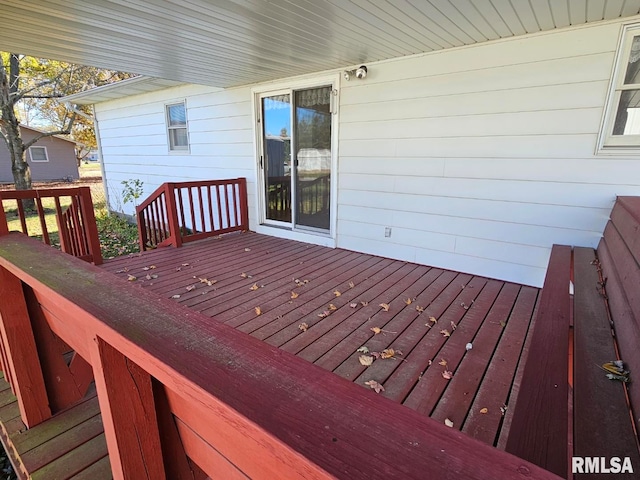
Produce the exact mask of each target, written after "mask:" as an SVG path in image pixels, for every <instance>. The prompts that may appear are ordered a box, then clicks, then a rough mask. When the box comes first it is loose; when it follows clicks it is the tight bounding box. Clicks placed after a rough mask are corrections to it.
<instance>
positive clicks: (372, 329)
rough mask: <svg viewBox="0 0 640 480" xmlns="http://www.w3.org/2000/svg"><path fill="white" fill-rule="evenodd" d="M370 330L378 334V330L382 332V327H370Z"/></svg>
mask: <svg viewBox="0 0 640 480" xmlns="http://www.w3.org/2000/svg"><path fill="white" fill-rule="evenodd" d="M371 331H372V332H373V333H374V335H378V334H379V333H380V332H382V329H381V328H380V327H371Z"/></svg>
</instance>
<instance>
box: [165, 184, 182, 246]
mask: <svg viewBox="0 0 640 480" xmlns="http://www.w3.org/2000/svg"><path fill="white" fill-rule="evenodd" d="M175 189H176V184H175V183H165V184H164V198H165V202H166V205H167V221H168V222H169V232H170V238H172V239H173V244H174V245H175V246H176V247H181V246H182V232H180V224H179V223H178V209H177V207H176V194H175Z"/></svg>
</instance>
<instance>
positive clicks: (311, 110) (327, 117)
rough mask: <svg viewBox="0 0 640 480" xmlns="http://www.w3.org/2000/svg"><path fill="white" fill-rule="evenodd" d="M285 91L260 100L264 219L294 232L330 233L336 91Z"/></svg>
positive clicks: (320, 89)
mask: <svg viewBox="0 0 640 480" xmlns="http://www.w3.org/2000/svg"><path fill="white" fill-rule="evenodd" d="M285 92H286V93H285ZM285 92H282V93H280V94H278V95H274V94H266V95H265V96H262V97H261V98H260V108H261V118H262V131H261V135H262V139H261V140H262V159H261V168H262V177H263V179H264V207H265V212H264V218H265V220H266V221H267V222H268V223H275V224H286V225H283V226H291V227H292V228H294V229H296V228H301V229H307V230H309V229H318V230H321V231H328V230H330V227H331V215H330V211H331V204H330V199H331V154H332V153H331V121H332V115H331V94H332V88H331V86H324V87H317V88H308V89H304V90H293V91H292V90H288V91H286V90H285Z"/></svg>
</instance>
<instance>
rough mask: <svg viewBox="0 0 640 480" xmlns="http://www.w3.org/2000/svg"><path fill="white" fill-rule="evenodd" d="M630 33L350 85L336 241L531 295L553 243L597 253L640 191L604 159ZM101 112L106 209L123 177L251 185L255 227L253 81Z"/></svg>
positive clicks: (461, 57) (423, 65)
mask: <svg viewBox="0 0 640 480" xmlns="http://www.w3.org/2000/svg"><path fill="white" fill-rule="evenodd" d="M621 25H622V22H608V23H602V24H595V25H590V26H582V27H577V28H572V29H566V30H559V31H556V32H551V33H543V34H535V35H529V36H524V37H517V38H514V39H510V40H506V41H497V42H492V43H484V44H479V45H477V46H470V47H462V48H458V49H452V50H446V51H442V52H437V53H431V54H426V55H418V56H413V57H406V58H401V59H395V60H391V61H385V62H380V63H372V64H367V66H368V67H369V75H368V76H367V78H366V79H365V80H363V81H358V80H352V81H350V82H345V81H343V82H342V84H341V86H340V89H339V111H338V119H339V120H338V121H339V142H338V171H337V181H338V198H337V202H338V218H337V219H338V223H337V233H336V244H337V246H339V247H343V248H347V249H352V250H357V251H364V252H368V253H374V254H379V255H384V256H388V257H392V258H398V259H402V260H407V261H415V262H418V263H424V264H428V265H433V266H438V267H443V268H449V269H454V270H460V271H465V272H470V273H475V274H480V275H485V276H489V277H495V278H500V279H505V280H511V281H516V282H520V283H525V284H530V285H537V286H539V285H540V284H541V283H542V281H543V278H544V272H545V269H546V264H547V260H548V257H549V252H550V247H551V245H552V244H554V243H562V244H571V245H583V246H591V247H595V246H596V245H597V243H598V240H599V238H600V235H601V233H602V230H603V228H604V225H605V222H606V220H607V217H608V214H609V211H610V209H611V207H612V205H613V202H614V200H615V197H616V195H640V160H639V159H638V158H639V157H628V156H627V157H621V156H620V157H616V156H611V155H608V156H596V154H595V150H596V142H597V137H598V133H599V129H600V124H601V119H602V114H603V109H604V106H605V100H606V96H607V91H608V85H609V81H610V77H611V73H612V68H613V63H614V58H615V51H616V47H617V43H618V38H619V33H620V28H621ZM181 99H186V102H187V116H188V123H189V136H190V144H191V151H190V153H189V154H188V155H181V154H175V153H171V154H169V153H168V147H167V135H166V127H165V120H164V104H165V103H170V102H171V101H175V100H181ZM96 110H97V115H98V118H99V121H100V134H101V139H102V148H103V157H104V162H105V170H106V175H107V178H108V181H109V189H110V192H111V197H112V198H111V203H112V206H114V198H113V196H114V192H115V195H116V197H117V195H119V193H118V190H120V188H121V185H119V182H120V181H122V180H127V179H129V178H140V179H141V180H143V181H144V182H145V186H146V190H147V193H149V192H151V191H152V190H153V189H154V188H156V187H157V186H158V185H159V184H161V183H162V182H164V181H168V180H172V181H180V180H187V179H196V178H197V179H203V178H230V177H236V176H245V177H247V179H248V181H249V208H250V224H251V226H252V228H255V227H256V223H257V218H258V217H257V206H256V192H257V186H256V175H257V172H256V160H255V140H254V133H253V128H254V125H253V122H254V118H253V111H252V90H251V88H250V87H243V88H235V89H229V90H225V91H213V90H212V89H210V88H207V87H196V86H186V87H176V88H172V89H168V90H164V91H160V92H155V93H151V94H145V95H139V96H135V97H129V98H124V99H120V100H115V101H110V102H106V103H103V104H99V105H97V106H96ZM115 203H117V200H116V202H115ZM385 227H391V236H390V237H389V238H385V236H384V233H385ZM275 234H277V233H275Z"/></svg>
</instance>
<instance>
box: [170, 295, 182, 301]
mask: <svg viewBox="0 0 640 480" xmlns="http://www.w3.org/2000/svg"><path fill="white" fill-rule="evenodd" d="M171 298H173V299H176V300H177V299H178V298H180V295H178V294H176V295H171Z"/></svg>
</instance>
